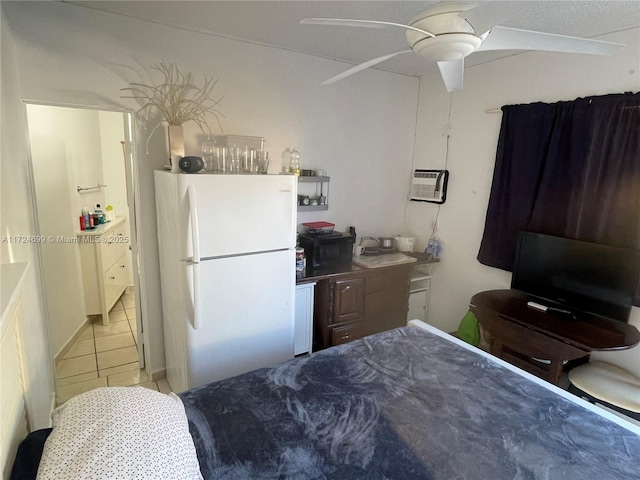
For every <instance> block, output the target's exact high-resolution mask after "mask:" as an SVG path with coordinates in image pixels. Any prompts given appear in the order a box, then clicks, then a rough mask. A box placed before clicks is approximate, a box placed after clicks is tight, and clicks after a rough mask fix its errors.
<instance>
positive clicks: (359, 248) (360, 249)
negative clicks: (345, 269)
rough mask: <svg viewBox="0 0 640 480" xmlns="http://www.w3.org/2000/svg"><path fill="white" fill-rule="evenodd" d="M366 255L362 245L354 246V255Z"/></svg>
mask: <svg viewBox="0 0 640 480" xmlns="http://www.w3.org/2000/svg"><path fill="white" fill-rule="evenodd" d="M363 253H364V247H363V246H362V245H354V246H353V254H354V255H355V256H356V257H358V256H360V255H362V254H363Z"/></svg>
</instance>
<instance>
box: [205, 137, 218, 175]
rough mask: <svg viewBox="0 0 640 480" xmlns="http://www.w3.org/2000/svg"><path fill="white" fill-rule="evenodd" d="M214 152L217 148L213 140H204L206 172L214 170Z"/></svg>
mask: <svg viewBox="0 0 640 480" xmlns="http://www.w3.org/2000/svg"><path fill="white" fill-rule="evenodd" d="M214 153H215V148H214V145H213V142H202V161H203V162H204V170H205V171H206V172H213V171H214V169H215V166H214V163H213V161H214Z"/></svg>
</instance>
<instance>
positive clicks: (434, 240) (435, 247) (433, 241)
mask: <svg viewBox="0 0 640 480" xmlns="http://www.w3.org/2000/svg"><path fill="white" fill-rule="evenodd" d="M441 251H442V242H440V239H439V238H438V237H431V238H430V239H429V243H427V249H426V250H425V253H428V254H430V255H431V256H432V257H433V258H439V257H440V252H441Z"/></svg>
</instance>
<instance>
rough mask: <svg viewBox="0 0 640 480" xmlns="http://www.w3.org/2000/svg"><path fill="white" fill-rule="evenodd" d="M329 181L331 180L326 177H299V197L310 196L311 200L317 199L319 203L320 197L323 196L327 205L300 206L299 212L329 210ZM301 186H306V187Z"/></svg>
mask: <svg viewBox="0 0 640 480" xmlns="http://www.w3.org/2000/svg"><path fill="white" fill-rule="evenodd" d="M329 181H330V178H329V177H325V176H323V177H319V176H299V177H298V195H305V196H308V197H309V199H310V200H314V199H316V200H318V202H319V201H320V200H319V196H320V195H322V196H324V198H325V203H324V204H323V205H298V211H299V212H314V211H319V210H329ZM301 184H304V186H302V185H301ZM311 184H314V185H311ZM318 184H319V187H318Z"/></svg>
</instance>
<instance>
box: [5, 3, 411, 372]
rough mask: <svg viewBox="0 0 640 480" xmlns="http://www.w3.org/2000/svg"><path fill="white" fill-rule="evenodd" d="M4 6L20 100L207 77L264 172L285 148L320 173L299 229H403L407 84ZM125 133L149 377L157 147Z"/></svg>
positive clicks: (74, 99)
mask: <svg viewBox="0 0 640 480" xmlns="http://www.w3.org/2000/svg"><path fill="white" fill-rule="evenodd" d="M3 6H4V5H3ZM5 7H6V8H5V9H6V11H7V15H8V17H9V21H10V23H11V25H12V26H13V30H14V32H15V37H16V39H15V42H16V48H17V54H18V55H17V62H18V69H19V71H20V73H21V76H22V80H23V81H22V82H21V84H20V91H19V94H20V95H21V96H22V97H23V98H29V99H33V100H41V101H48V102H59V103H64V104H80V105H100V106H105V107H109V106H111V107H128V108H131V109H133V108H135V107H136V105H135V103H133V101H131V100H123V99H121V98H120V95H121V94H122V92H121V91H120V89H121V88H124V87H126V86H127V85H128V82H130V81H135V80H138V78H137V72H139V71H141V70H142V68H143V67H145V68H148V67H149V66H150V65H153V64H156V63H158V62H159V61H161V60H164V61H166V62H175V63H177V64H178V65H179V67H180V68H181V69H182V70H184V71H185V72H187V71H191V72H193V73H194V75H195V76H196V78H197V77H198V76H201V75H202V74H203V73H204V74H206V75H209V76H216V77H218V78H219V79H220V81H219V83H218V86H217V87H216V89H217V93H219V94H223V95H224V101H223V104H222V110H223V113H224V114H225V116H226V119H224V120H223V121H224V124H223V126H224V130H225V131H224V133H227V134H237V135H255V136H263V137H265V138H266V141H267V143H266V148H267V149H268V150H269V151H270V156H271V158H272V159H273V160H272V162H273V163H272V164H271V166H270V172H273V173H275V172H278V171H279V168H280V161H279V159H280V153H281V151H282V150H284V148H285V147H288V146H289V147H294V146H295V147H297V148H298V149H299V150H300V152H301V153H302V166H303V168H315V169H317V168H322V169H324V170H327V171H328V173H329V175H330V176H331V190H330V199H329V200H330V210H329V211H327V212H321V213H316V214H314V213H305V214H304V215H300V218H299V221H300V222H304V221H309V220H328V221H332V222H334V223H336V226H337V228H338V229H341V230H342V229H345V228H347V227H348V226H349V225H355V226H356V228H357V231H358V235H389V234H392V233H398V232H400V231H402V230H403V227H404V201H405V197H406V192H407V188H408V181H409V171H410V164H411V157H412V150H413V135H414V126H415V115H416V104H417V91H418V83H419V82H418V80H417V79H414V78H408V77H404V76H400V75H394V74H389V73H384V72H380V71H375V70H371V71H366V72H362V73H361V74H359V75H358V76H357V77H353V78H351V79H348V80H345V81H343V82H340V83H338V84H335V85H333V86H331V87H324V86H321V85H320V82H321V81H322V80H324V79H326V78H329V77H331V76H333V75H335V74H336V73H338V72H340V71H342V70H344V69H345V68H347V67H348V66H347V65H344V64H341V63H338V62H334V61H330V60H325V59H320V58H317V57H310V56H306V55H301V54H297V53H293V52H288V51H284V50H279V49H273V48H268V47H262V46H258V45H253V44H248V43H242V42H238V41H233V40H229V39H223V38H217V37H212V36H207V35H203V34H198V33H192V32H185V31H181V30H176V29H172V28H166V27H163V26H159V25H155V24H149V23H145V22H141V21H137V20H135V19H131V18H125V17H119V16H115V15H111V14H106V13H102V12H97V11H93V10H89V9H85V8H78V7H74V6H72V5H69V4H64V3H59V2H42V3H40V2H37V3H36V2H19V3H12V4H8V5H6V6H5ZM107 47H108V48H107ZM211 125H212V127H215V123H214V122H213V121H212V122H211ZM152 127H153V124H152V123H151V124H149V125H148V128H149V129H150V128H152ZM136 133H137V135H138V142H137V146H136V147H137V151H138V157H139V176H140V187H141V188H140V196H141V205H140V211H141V212H142V218H141V224H140V225H139V227H140V229H141V234H142V237H143V238H142V245H141V248H142V255H143V257H144V261H145V263H144V273H145V275H146V277H147V278H146V285H145V287H146V288H145V293H146V296H145V299H144V300H143V301H145V302H146V305H147V309H148V317H149V318H148V321H149V323H150V325H149V329H148V330H147V332H148V333H149V335H150V338H149V342H148V344H149V346H150V349H151V354H152V358H151V369H152V371H159V370H161V369H163V368H164V356H163V352H164V344H163V338H162V328H161V318H162V317H161V315H162V312H161V303H160V282H159V268H158V259H157V255H158V253H157V248H158V247H157V240H156V217H155V206H154V187H153V175H152V171H153V170H154V169H156V168H161V167H162V165H163V164H164V163H166V158H167V150H166V147H165V144H164V139H163V138H162V135H161V134H160V132H156V134H155V135H154V137H152V139H151V142H150V147H149V148H150V154H149V155H145V149H146V147H145V142H146V140H147V136H148V133H149V130H147V131H145V130H144V128H143V127H142V126H141V127H139V128H138V129H137V132H136ZM201 140H202V138H201V135H200V132H199V130H198V129H197V127H196V126H194V125H192V124H187V125H185V143H186V150H187V153H188V154H198V153H199V152H200V141H201ZM143 321H144V320H143Z"/></svg>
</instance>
